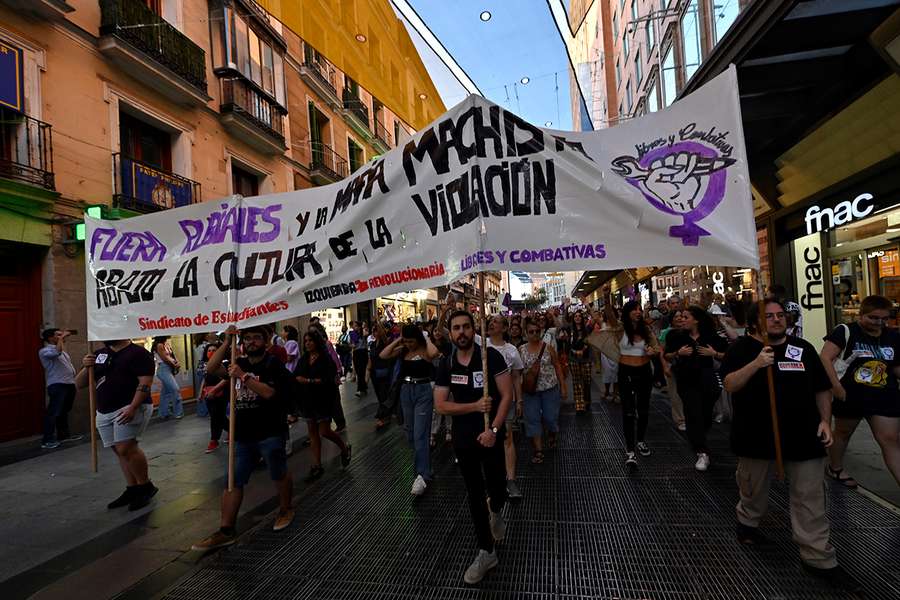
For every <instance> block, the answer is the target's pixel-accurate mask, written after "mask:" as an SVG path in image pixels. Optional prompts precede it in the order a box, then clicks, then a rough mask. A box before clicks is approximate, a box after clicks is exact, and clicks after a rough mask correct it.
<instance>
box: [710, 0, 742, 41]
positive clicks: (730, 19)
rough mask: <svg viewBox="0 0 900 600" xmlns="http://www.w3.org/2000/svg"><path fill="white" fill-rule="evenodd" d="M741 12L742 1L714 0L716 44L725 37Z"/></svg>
mask: <svg viewBox="0 0 900 600" xmlns="http://www.w3.org/2000/svg"><path fill="white" fill-rule="evenodd" d="M740 12H741V3H740V0H714V2H713V33H714V34H715V39H716V43H717V44H718V43H719V40H721V39H722V37H723V36H724V35H725V32H726V31H728V29H729V28H730V27H731V25H732V23H734V21H735V20H736V19H737V17H738V13H740Z"/></svg>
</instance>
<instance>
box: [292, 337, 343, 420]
mask: <svg viewBox="0 0 900 600" xmlns="http://www.w3.org/2000/svg"><path fill="white" fill-rule="evenodd" d="M309 359H310V355H309V353H304V354H303V356H301V357H300V360H299V361H297V367H296V368H295V369H294V376H295V377H305V378H307V379H315V380H320V381H321V383H299V384H298V386H299V390H300V392H299V393H300V414H301V415H303V418H304V419H306V420H307V421H316V422H321V421H331V419H332V417H333V416H334V415H333V413H334V410H333V408H332V407H333V405H334V395H335V394H336V393H337V389H336V384H335V382H334V379H335V377H336V376H337V367H336V366H335V364H334V361H333V360H331V357H330V356H329V355H328V353H326V352H323V353H321V354H319V356H318V358H316V360H315V362H313V363H312V364H310V361H309Z"/></svg>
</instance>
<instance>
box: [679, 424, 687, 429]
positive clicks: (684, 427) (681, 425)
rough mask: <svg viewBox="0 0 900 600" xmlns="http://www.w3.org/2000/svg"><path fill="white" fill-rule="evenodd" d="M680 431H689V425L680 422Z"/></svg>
mask: <svg viewBox="0 0 900 600" xmlns="http://www.w3.org/2000/svg"><path fill="white" fill-rule="evenodd" d="M678 431H687V425H685V424H684V423H679V424H678Z"/></svg>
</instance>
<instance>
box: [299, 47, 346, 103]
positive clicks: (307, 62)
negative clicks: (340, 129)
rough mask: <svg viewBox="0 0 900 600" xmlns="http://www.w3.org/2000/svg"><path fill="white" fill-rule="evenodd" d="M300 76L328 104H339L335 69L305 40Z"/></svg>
mask: <svg viewBox="0 0 900 600" xmlns="http://www.w3.org/2000/svg"><path fill="white" fill-rule="evenodd" d="M300 77H301V79H303V80H304V82H305V83H306V84H307V85H308V86H310V87H311V88H312V89H313V91H314V92H316V93H317V94H318V95H319V96H320V97H321V98H322V99H323V100H325V101H326V102H328V103H329V104H330V105H332V106H333V107H337V106H339V105H341V101H340V99H339V98H338V95H337V69H335V68H334V66H333V65H332V64H331V63H329V62H328V61H327V60H325V57H323V56H322V55H320V54H319V53H318V52H316V50H315V48H313V47H312V46H310V45H309V44H307V43H306V42H303V64H302V65H301V66H300Z"/></svg>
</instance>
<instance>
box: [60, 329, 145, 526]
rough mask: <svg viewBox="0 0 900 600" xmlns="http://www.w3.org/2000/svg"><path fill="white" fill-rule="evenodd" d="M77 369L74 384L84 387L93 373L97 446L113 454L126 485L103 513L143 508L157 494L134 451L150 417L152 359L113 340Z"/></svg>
mask: <svg viewBox="0 0 900 600" xmlns="http://www.w3.org/2000/svg"><path fill="white" fill-rule="evenodd" d="M81 364H82V366H83V368H82V369H81V371H79V372H78V374H77V375H76V376H75V385H76V386H78V387H79V388H84V387H86V386H88V385H89V383H90V379H91V377H90V374H91V371H93V379H94V382H95V386H96V392H95V394H96V404H97V406H96V415H95V419H96V428H97V431H98V432H99V433H100V439H101V440H102V441H103V447H104V448H111V449H112V451H113V452H114V453H115V454H116V458H117V459H118V460H119V467H121V469H122V474H123V475H124V476H125V481H126V488H125V491H124V492H122V495H121V496H119V497H118V498H116V499H115V500H113V501H112V502H110V503H109V504H108V505H107V508H109V509H114V508H120V507H122V506H127V507H128V510H138V509H140V508H143V507H145V506H147V504H149V503H150V500H151V499H152V498H153V496H155V495H156V492H158V491H159V490H158V489H157V488H156V487H155V486H154V485H153V483H152V482H151V481H150V477H149V474H148V467H147V457H146V456H144V452H143V450H141V448H140V446H138V438H140V436H141V435H143V433H144V431H146V429H147V424H148V423H149V422H150V415H151V414H152V413H153V404H152V403H151V399H150V385H151V384H152V383H153V374H154V371H155V368H156V367H155V365H154V362H153V355H151V354H150V353H149V352H147V350H146V349H145V348H143V347H142V346H138V345H137V344H133V343H132V342H131V340H129V339H124V340H114V341H111V342H106V344H105V345H104V347H103V348H101V349H100V350H98V351H97V352H96V353H95V354H88V355H87V356H85V357H84V359H82V363H81ZM92 387H93V386H92ZM92 391H93V390H92ZM92 450H93V448H92Z"/></svg>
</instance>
